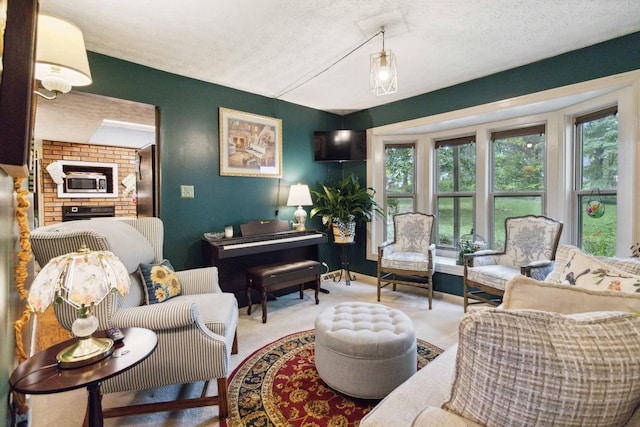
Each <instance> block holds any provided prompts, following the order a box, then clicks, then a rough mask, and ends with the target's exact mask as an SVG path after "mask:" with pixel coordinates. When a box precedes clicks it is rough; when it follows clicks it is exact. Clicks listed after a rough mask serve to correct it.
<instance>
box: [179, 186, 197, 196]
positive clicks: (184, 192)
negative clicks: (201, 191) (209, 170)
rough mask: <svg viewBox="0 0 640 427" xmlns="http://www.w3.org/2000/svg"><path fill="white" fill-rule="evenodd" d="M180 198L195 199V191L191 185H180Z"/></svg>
mask: <svg viewBox="0 0 640 427" xmlns="http://www.w3.org/2000/svg"><path fill="white" fill-rule="evenodd" d="M180 197H182V198H183V199H193V198H194V197H195V190H194V188H193V185H181V186H180Z"/></svg>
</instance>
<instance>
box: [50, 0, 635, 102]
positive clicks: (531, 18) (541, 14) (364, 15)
mask: <svg viewBox="0 0 640 427" xmlns="http://www.w3.org/2000/svg"><path fill="white" fill-rule="evenodd" d="M40 10H41V11H42V12H43V13H46V14H51V15H54V16H58V17H61V18H64V19H67V20H69V21H70V22H73V23H75V24H76V25H78V26H79V27H80V28H81V30H82V31H83V33H84V37H85V43H86V46H87V49H88V50H91V51H94V52H98V53H101V54H105V55H108V56H112V57H116V58H121V59H124V60H127V61H130V62H134V63H138V64H142V65H146V66H149V67H153V68H157V69H160V70H164V71H168V72H172V73H175V74H180V75H184V76H188V77H192V78H195V79H200V80H203V81H207V82H211V83H217V84H221V85H224V86H228V87H233V88H237V89H241V90H245V91H248V92H252V93H256V94H260V95H264V96H267V97H274V98H279V99H283V100H286V101H289V102H293V103H296V104H300V105H305V106H308V107H312V108H316V109H319V110H326V111H332V112H336V113H339V114H344V113H347V112H352V111H357V110H361V109H365V108H370V107H374V106H377V105H381V104H386V103H389V102H392V101H396V100H400V99H405V98H409V97H412V96H415V95H418V94H421V93H425V92H429V91H433V90H436V89H440V88H443V87H446V86H450V85H454V84H457V83H460V82H463V81H467V80H471V79H474V78H478V77H482V76H485V75H489V74H492V73H495V72H498V71H502V70H506V69H509V68H513V67H516V66H520V65H524V64H527V63H531V62H534V61H538V60H541V59H544V58H547V57H550V56H554V55H558V54H560V53H563V52H567V51H570V50H574V49H578V48H581V47H585V46H588V45H592V44H595V43H598V42H601V41H604V40H609V39H612V38H615V37H618V36H621V35H625V34H629V33H632V32H635V31H639V30H640V1H638V0H536V1H532V0H486V1H470V0H422V1H420V0H233V1H220V0H181V1H153V0H135V1H132V0H110V1H98V2H87V1H86V0H41V1H40ZM382 26H384V27H385V29H386V34H385V47H386V48H387V49H391V50H392V51H393V52H394V53H395V54H396V56H397V61H398V92H397V93H395V94H392V95H385V96H379V97H378V96H376V95H374V94H373V93H371V92H370V90H369V56H370V54H372V53H374V52H377V51H379V50H380V49H381V47H382V38H381V36H377V37H374V38H373V39H372V40H370V41H369V42H367V43H364V42H365V41H366V40H368V39H369V38H370V37H371V36H372V35H374V34H375V33H376V32H377V31H378V30H379V29H380V27H382ZM363 43H364V45H363V46H362V47H360V48H358V49H356V50H355V52H353V53H352V54H349V53H350V52H352V51H353V50H354V49H355V48H356V47H358V46H359V45H361V44H363ZM630 54H633V55H638V52H630ZM345 56H346V57H345ZM341 58H344V59H342V60H341ZM332 64H335V65H333V66H331V65H332ZM327 67H329V69H328V71H326V72H322V71H323V70H325V69H326V68H327ZM317 74H319V75H318V76H317V77H315V78H312V79H311V80H310V81H307V80H308V79H309V78H311V77H313V76H315V75H317ZM305 82H306V83H305Z"/></svg>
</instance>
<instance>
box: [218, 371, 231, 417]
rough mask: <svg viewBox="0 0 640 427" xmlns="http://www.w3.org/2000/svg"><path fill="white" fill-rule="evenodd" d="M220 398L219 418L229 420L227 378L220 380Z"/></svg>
mask: <svg viewBox="0 0 640 427" xmlns="http://www.w3.org/2000/svg"><path fill="white" fill-rule="evenodd" d="M218 398H219V399H220V402H219V408H220V411H219V417H220V418H227V417H228V416H229V389H228V387H227V379H226V378H218Z"/></svg>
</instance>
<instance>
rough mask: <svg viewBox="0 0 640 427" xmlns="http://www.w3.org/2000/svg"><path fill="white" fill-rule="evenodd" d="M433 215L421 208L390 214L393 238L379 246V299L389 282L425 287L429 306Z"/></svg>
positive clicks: (394, 285)
mask: <svg viewBox="0 0 640 427" xmlns="http://www.w3.org/2000/svg"><path fill="white" fill-rule="evenodd" d="M434 222H435V216H433V215H429V214H424V213H420V212H409V213H403V214H397V215H394V217H393V225H394V240H393V241H387V242H384V243H383V244H382V245H380V246H379V247H378V301H380V291H381V289H382V288H383V287H385V286H387V285H389V284H391V285H393V290H394V291H395V290H396V285H406V286H416V287H420V288H426V289H427V292H428V298H429V310H431V303H432V299H433V271H434V266H435V264H434V255H435V244H433V243H431V241H432V236H433V223H434Z"/></svg>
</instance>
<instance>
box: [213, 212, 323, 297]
mask: <svg viewBox="0 0 640 427" xmlns="http://www.w3.org/2000/svg"><path fill="white" fill-rule="evenodd" d="M283 223H284V224H283ZM283 227H286V229H287V231H273V230H282V229H283ZM288 228H289V225H288V223H287V222H286V221H279V220H267V221H253V222H250V223H248V224H243V225H242V226H241V229H242V234H243V236H242V237H232V238H223V239H220V240H211V241H210V240H207V239H203V240H202V242H201V243H202V254H203V258H204V261H205V263H206V265H208V266H215V267H218V278H219V280H220V287H221V288H222V290H223V291H225V292H232V293H233V294H235V296H236V299H237V300H238V304H239V306H240V307H244V306H246V305H247V299H246V294H245V289H246V284H245V270H246V269H247V268H249V267H255V266H258V265H265V264H272V263H276V262H284V261H294V260H297V259H313V260H318V245H319V244H321V243H326V242H327V235H326V234H325V233H322V232H320V231H317V230H304V231H293V230H288ZM252 298H253V297H252ZM257 300H259V298H258V299H257Z"/></svg>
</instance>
